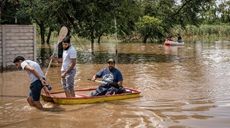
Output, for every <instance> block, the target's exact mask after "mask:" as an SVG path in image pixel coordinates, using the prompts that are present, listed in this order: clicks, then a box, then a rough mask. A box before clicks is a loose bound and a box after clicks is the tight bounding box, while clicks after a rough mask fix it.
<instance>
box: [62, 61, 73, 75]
mask: <svg viewBox="0 0 230 128" xmlns="http://www.w3.org/2000/svg"><path fill="white" fill-rule="evenodd" d="M75 65H76V58H74V59H71V65H70V66H69V68H68V69H67V71H66V72H65V73H64V74H62V78H65V76H66V74H68V73H69V72H70V71H71V70H72V69H73V68H74V67H75Z"/></svg>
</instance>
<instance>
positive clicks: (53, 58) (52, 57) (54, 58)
mask: <svg viewBox="0 0 230 128" xmlns="http://www.w3.org/2000/svg"><path fill="white" fill-rule="evenodd" d="M50 59H52V60H56V61H58V62H62V58H57V57H54V55H52V56H51V57H50Z"/></svg>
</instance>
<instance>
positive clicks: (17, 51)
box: [0, 25, 36, 70]
mask: <svg viewBox="0 0 230 128" xmlns="http://www.w3.org/2000/svg"><path fill="white" fill-rule="evenodd" d="M18 55H20V56H24V57H25V58H26V59H29V60H36V27H35V26H33V25H0V67H1V68H0V70H3V69H8V68H13V66H14V64H13V60H14V58H15V57H16V56H18Z"/></svg>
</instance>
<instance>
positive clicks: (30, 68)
mask: <svg viewBox="0 0 230 128" xmlns="http://www.w3.org/2000/svg"><path fill="white" fill-rule="evenodd" d="M24 69H25V70H28V71H30V72H31V73H33V74H34V75H35V76H36V77H37V78H38V79H39V80H40V81H41V83H42V85H43V86H45V85H46V81H45V80H44V79H43V78H42V77H41V76H40V75H39V73H38V72H37V71H36V70H35V69H34V68H32V67H30V66H29V65H26V66H25V68H24Z"/></svg>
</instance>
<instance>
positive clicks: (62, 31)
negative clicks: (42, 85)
mask: <svg viewBox="0 0 230 128" xmlns="http://www.w3.org/2000/svg"><path fill="white" fill-rule="evenodd" d="M67 34H68V29H67V28H66V27H65V26H63V27H62V28H61V29H60V31H59V35H58V41H57V43H58V44H59V43H60V42H61V41H62V40H63V39H64V38H65V37H66V36H67ZM57 46H58V45H57ZM57 46H55V49H54V52H53V55H54V54H55V51H56V49H57ZM51 63H52V59H50V62H49V66H48V68H47V70H46V73H45V78H46V76H47V74H48V71H49V68H50V65H51Z"/></svg>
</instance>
